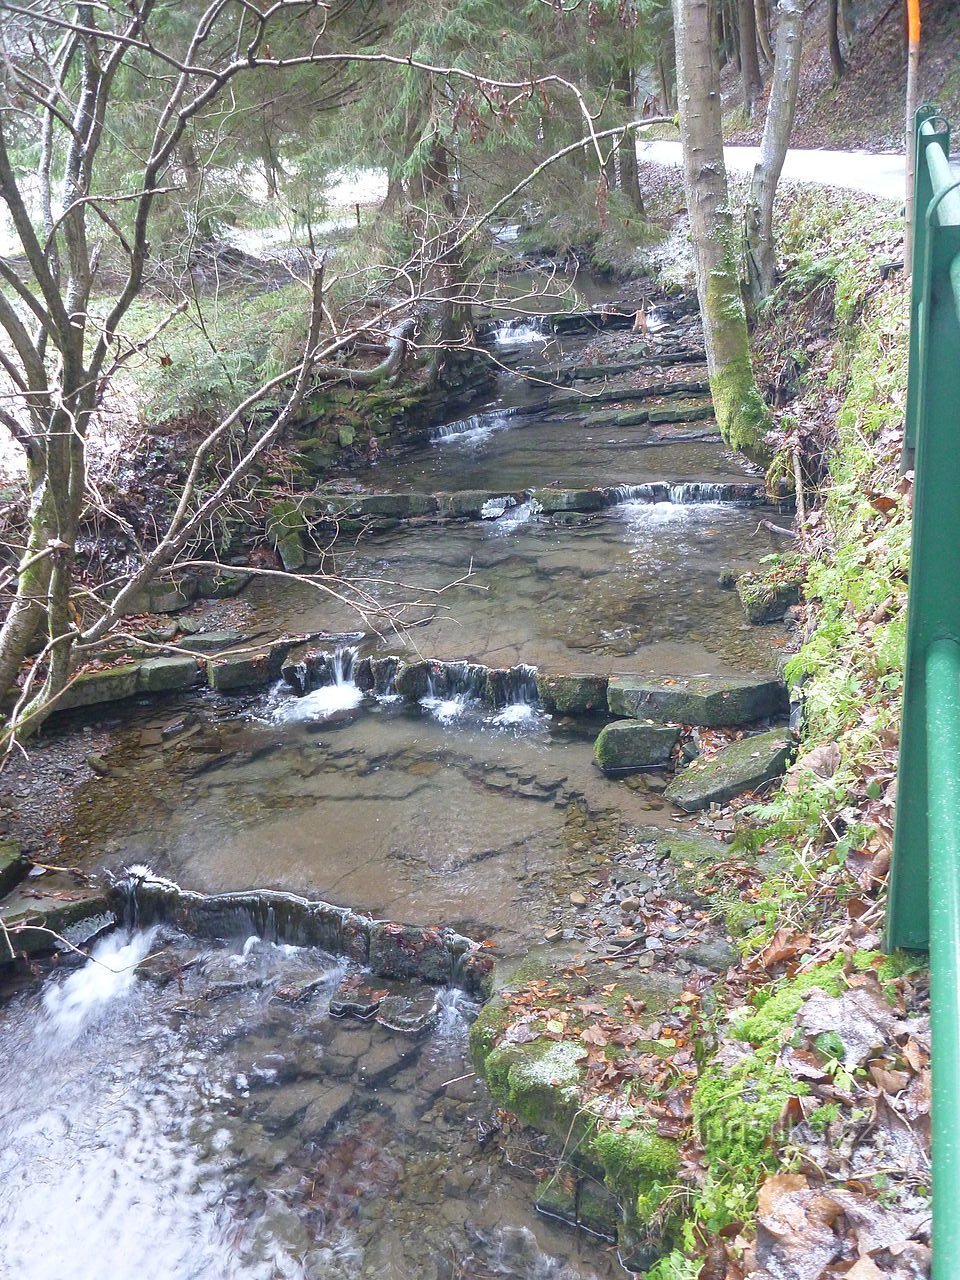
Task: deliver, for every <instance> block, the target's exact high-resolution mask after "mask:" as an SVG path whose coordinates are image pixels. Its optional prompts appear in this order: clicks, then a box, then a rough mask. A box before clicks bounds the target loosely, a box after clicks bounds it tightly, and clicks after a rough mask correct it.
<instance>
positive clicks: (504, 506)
mask: <svg viewBox="0 0 960 1280" xmlns="http://www.w3.org/2000/svg"><path fill="white" fill-rule="evenodd" d="M516 505H517V500H516V498H511V497H510V496H509V494H508V495H507V496H506V497H505V498H488V499H487V500H486V502H485V503H484V504H483V506H482V507H481V508H480V519H481V520H499V519H500V517H501V516H502V515H504V513H505V512H507V511H509V510H510V508H511V507H515V506H516Z"/></svg>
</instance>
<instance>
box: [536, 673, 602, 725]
mask: <svg viewBox="0 0 960 1280" xmlns="http://www.w3.org/2000/svg"><path fill="white" fill-rule="evenodd" d="M607 683H608V677H607V676H594V675H571V676H548V675H538V676H537V696H538V697H539V699H540V705H541V706H542V707H543V708H544V710H545V711H558V712H560V714H561V715H568V716H577V715H586V714H587V713H588V712H591V711H604V710H606V705H607Z"/></svg>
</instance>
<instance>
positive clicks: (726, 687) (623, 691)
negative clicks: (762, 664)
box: [607, 676, 789, 728]
mask: <svg viewBox="0 0 960 1280" xmlns="http://www.w3.org/2000/svg"><path fill="white" fill-rule="evenodd" d="M607 708H608V710H609V711H610V713H611V715H615V716H630V717H632V718H634V719H638V720H640V719H643V720H656V721H659V722H661V723H669V724H695V725H702V726H703V727H705V728H716V727H717V726H719V725H739V724H750V723H752V722H753V721H755V720H762V719H765V718H766V717H768V716H777V715H785V714H786V712H787V711H788V709H789V700H788V696H787V688H786V685H785V684H784V683H783V682H782V681H781V680H777V679H776V678H773V677H770V678H765V679H755V678H749V677H731V678H727V679H722V680H721V679H717V678H714V677H712V676H704V677H691V678H687V677H681V676H677V677H676V678H673V679H651V678H648V677H644V676H611V678H610V683H609V685H608V687H607Z"/></svg>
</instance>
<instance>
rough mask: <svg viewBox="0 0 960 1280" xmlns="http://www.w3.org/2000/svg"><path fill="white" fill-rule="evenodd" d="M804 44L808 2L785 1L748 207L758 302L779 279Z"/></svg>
mask: <svg viewBox="0 0 960 1280" xmlns="http://www.w3.org/2000/svg"><path fill="white" fill-rule="evenodd" d="M802 47H803V4H802V0H780V7H779V18H778V21H777V39H776V53H775V55H774V62H773V80H772V81H771V84H770V102H769V104H768V106H767V118H766V120H765V121H764V125H763V139H762V141H761V143H760V160H759V161H758V163H757V167H756V168H755V169H754V171H753V182H752V184H751V187H750V201H749V203H748V205H747V210H746V222H747V274H748V277H749V280H750V292H751V295H752V297H753V300H754V301H755V302H759V301H761V299H763V298H765V297H767V295H768V294H769V293H771V292H772V291H773V287H774V284H775V283H776V276H777V257H776V251H775V249H774V244H773V201H774V197H775V196H776V194H777V184H778V182H779V181H780V174H781V171H782V170H783V162H784V159H785V157H786V154H787V148H788V146H789V145H790V134H791V132H792V130H793V120H794V116H795V115H796V110H797V89H798V86H799V84H800V52H801V49H802Z"/></svg>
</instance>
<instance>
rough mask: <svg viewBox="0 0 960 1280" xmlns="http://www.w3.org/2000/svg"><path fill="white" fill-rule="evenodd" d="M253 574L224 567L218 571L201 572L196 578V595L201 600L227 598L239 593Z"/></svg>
mask: <svg viewBox="0 0 960 1280" xmlns="http://www.w3.org/2000/svg"><path fill="white" fill-rule="evenodd" d="M252 576H253V575H252V574H249V573H244V572H243V570H242V569H224V570H221V571H220V572H219V573H210V574H201V575H200V577H198V578H197V595H198V596H199V597H200V598H201V599H203V600H227V599H229V598H230V597H231V596H236V595H239V594H240V592H241V591H242V590H243V589H244V587H245V586H246V585H247V583H248V582H249V581H250V579H251V577H252Z"/></svg>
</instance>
